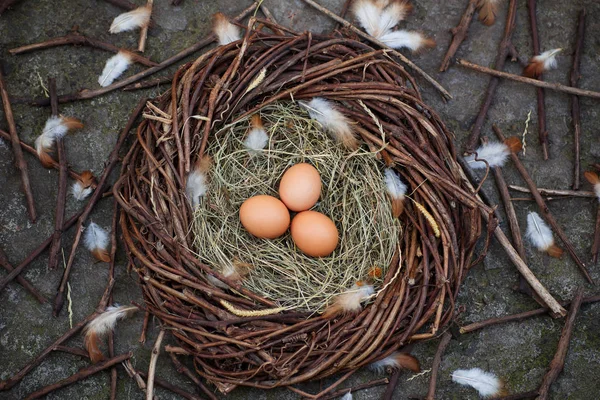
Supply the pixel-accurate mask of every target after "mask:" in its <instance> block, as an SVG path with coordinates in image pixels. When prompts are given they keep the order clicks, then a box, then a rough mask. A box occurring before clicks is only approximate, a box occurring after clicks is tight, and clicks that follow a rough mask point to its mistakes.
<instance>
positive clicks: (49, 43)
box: [8, 31, 158, 67]
mask: <svg viewBox="0 0 600 400" xmlns="http://www.w3.org/2000/svg"><path fill="white" fill-rule="evenodd" d="M64 45H76V46H89V47H93V48H96V49H101V50H106V51H110V52H113V53H118V52H120V51H122V52H125V53H127V54H128V55H129V56H130V57H131V60H132V61H134V62H136V63H138V64H142V65H145V66H147V67H154V66H156V65H158V64H157V63H155V62H154V61H152V60H149V59H147V58H146V57H143V56H141V55H140V54H138V53H134V52H133V51H129V50H126V49H122V48H119V47H117V46H114V45H112V44H110V43H105V42H103V41H101V40H98V39H94V38H90V37H87V36H84V35H82V34H81V33H79V32H77V31H72V32H69V33H68V34H67V35H65V36H59V37H55V38H52V39H48V40H45V41H43V42H40V43H33V44H28V45H25V46H21V47H16V48H14V49H10V50H9V51H8V52H9V53H10V54H13V55H17V54H24V53H29V52H32V51H36V50H42V49H49V48H51V47H56V46H64Z"/></svg>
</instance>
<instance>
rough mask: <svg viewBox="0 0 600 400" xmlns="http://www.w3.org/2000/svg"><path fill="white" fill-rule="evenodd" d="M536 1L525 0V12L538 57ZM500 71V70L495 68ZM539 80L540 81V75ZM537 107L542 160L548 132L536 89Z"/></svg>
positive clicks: (539, 91) (541, 91)
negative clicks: (527, 14)
mask: <svg viewBox="0 0 600 400" xmlns="http://www.w3.org/2000/svg"><path fill="white" fill-rule="evenodd" d="M535 2H536V0H527V10H528V11H529V25H530V27H531V42H532V44H533V54H534V55H538V54H540V53H541V50H540V37H539V35H538V28H537V16H536V14H535ZM497 69H500V68H497ZM537 79H539V80H542V79H543V78H542V76H541V75H540V77H539V78H537ZM537 106H538V113H537V114H538V137H539V140H540V144H541V145H542V155H543V156H544V160H547V159H548V131H547V130H546V106H545V100H544V89H542V88H537Z"/></svg>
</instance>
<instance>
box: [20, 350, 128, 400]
mask: <svg viewBox="0 0 600 400" xmlns="http://www.w3.org/2000/svg"><path fill="white" fill-rule="evenodd" d="M132 356H133V353H131V352H129V353H125V354H121V355H120V356H117V357H114V358H111V359H109V360H106V361H102V362H99V363H97V364H93V365H90V366H89V367H86V368H82V369H80V370H79V371H77V373H75V374H73V375H71V376H70V377H68V378H66V379H63V380H60V381H58V382H56V383H53V384H52V385H48V386H46V387H43V388H41V389H39V390H37V391H35V392H33V393H31V394H30V395H29V396H27V397H26V398H25V400H32V399H39V398H40V397H42V396H45V395H47V394H48V393H50V392H53V391H55V390H58V389H60V388H63V387H65V386H68V385H71V384H73V383H75V382H78V381H80V380H82V379H85V378H87V377H88V376H91V375H94V374H96V373H98V372H100V371H104V370H105V369H107V368H110V367H112V366H113V365H116V364H118V363H120V362H122V361H123V360H127V359H128V358H131V357H132Z"/></svg>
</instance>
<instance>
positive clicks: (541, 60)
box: [523, 49, 562, 79]
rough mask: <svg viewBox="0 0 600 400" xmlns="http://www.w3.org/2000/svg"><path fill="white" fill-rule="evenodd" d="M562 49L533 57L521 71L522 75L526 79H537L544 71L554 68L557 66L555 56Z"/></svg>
mask: <svg viewBox="0 0 600 400" xmlns="http://www.w3.org/2000/svg"><path fill="white" fill-rule="evenodd" d="M561 51H562V49H553V50H548V51H545V52H543V53H542V54H540V55H539V56H535V57H533V58H532V59H531V60H529V64H528V65H527V66H526V67H525V69H524V70H523V75H524V76H526V77H528V78H536V79H537V78H539V77H540V75H542V74H543V73H544V72H545V71H548V70H551V69H554V68H556V65H557V64H558V63H557V61H556V55H557V54H558V53H560V52H561Z"/></svg>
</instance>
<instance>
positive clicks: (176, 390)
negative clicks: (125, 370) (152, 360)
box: [135, 371, 202, 400]
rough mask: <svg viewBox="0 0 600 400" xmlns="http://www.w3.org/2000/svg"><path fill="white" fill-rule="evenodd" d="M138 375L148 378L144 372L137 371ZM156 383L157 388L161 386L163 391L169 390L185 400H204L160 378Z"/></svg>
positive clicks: (155, 378)
mask: <svg viewBox="0 0 600 400" xmlns="http://www.w3.org/2000/svg"><path fill="white" fill-rule="evenodd" d="M135 372H136V373H138V374H139V375H140V376H141V377H142V378H148V375H147V374H146V373H144V372H143V371H135ZM154 383H156V386H160V387H162V388H163V389H167V390H170V391H171V392H173V393H175V394H178V395H179V396H181V397H183V398H184V399H188V400H202V398H201V397H198V396H196V395H194V394H191V393H189V392H186V391H185V390H183V389H181V388H178V387H177V386H175V385H173V384H171V383H169V382H167V381H165V380H163V379H160V378H158V377H154Z"/></svg>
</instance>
